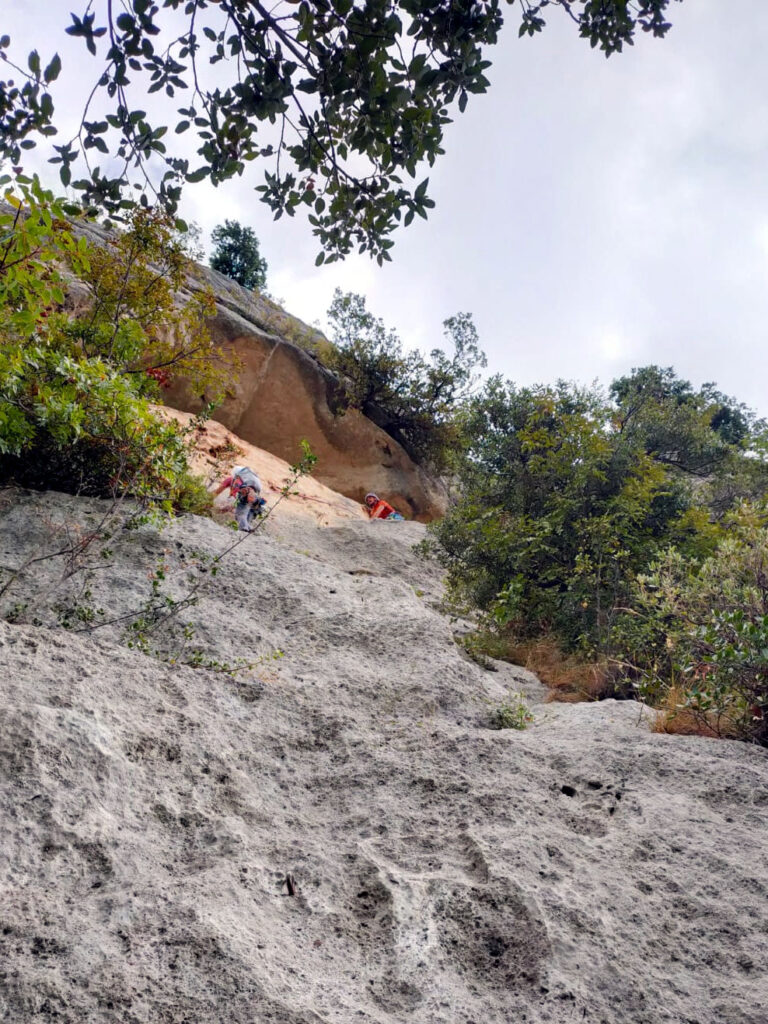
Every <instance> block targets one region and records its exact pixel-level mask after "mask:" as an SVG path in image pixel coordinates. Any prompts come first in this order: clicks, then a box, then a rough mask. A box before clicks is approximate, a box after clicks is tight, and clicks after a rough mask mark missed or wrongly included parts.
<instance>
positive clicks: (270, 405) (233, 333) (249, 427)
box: [165, 267, 447, 521]
mask: <svg viewBox="0 0 768 1024" xmlns="http://www.w3.org/2000/svg"><path fill="white" fill-rule="evenodd" d="M197 274H198V278H197V283H198V285H199V286H208V287H210V288H211V289H212V291H213V293H214V295H215V297H216V304H217V314H216V316H215V318H214V319H213V320H212V321H211V323H210V329H211V331H212V334H213V337H214V339H215V340H216V341H217V343H218V344H219V345H220V346H221V347H222V348H223V349H224V350H225V351H227V352H229V353H232V354H233V355H234V356H235V357H236V359H237V362H238V366H239V368H238V372H237V374H236V376H235V378H234V379H233V381H232V384H231V387H230V389H229V395H228V397H227V398H226V399H225V401H224V403H223V405H221V406H220V407H219V408H218V409H217V410H216V412H215V413H214V418H215V419H217V420H218V421H219V422H221V423H223V424H224V425H225V426H226V427H228V428H229V429H230V430H232V431H233V432H234V433H236V434H237V435H238V436H240V437H241V438H243V439H244V440H245V441H248V442H250V443H251V444H254V445H258V446H259V447H260V448H266V449H267V451H270V452H273V453H274V454H275V455H278V456H280V457H281V458H283V459H286V460H288V461H289V462H291V461H295V460H296V457H297V454H298V451H299V442H300V441H301V439H302V438H306V439H307V440H308V441H309V443H310V445H311V446H312V450H313V452H314V453H315V455H317V456H318V463H317V468H316V470H315V475H316V476H317V478H318V479H319V480H321V481H322V482H323V483H324V484H326V485H327V486H329V487H332V488H333V489H334V490H336V491H339V492H340V493H342V494H345V495H347V496H348V497H350V498H353V499H355V500H356V501H362V499H363V497H364V495H365V494H366V492H367V491H376V492H377V493H381V494H382V495H383V496H386V498H387V500H388V501H389V502H390V503H391V504H393V505H395V506H396V507H398V508H399V509H400V510H401V511H402V512H403V513H404V514H405V515H406V516H408V517H409V518H411V517H412V518H415V519H419V520H422V521H428V520H430V519H434V518H435V517H436V516H439V515H441V514H442V513H443V512H444V511H445V508H446V501H447V496H446V493H445V490H444V488H443V487H442V486H441V485H440V484H439V482H438V481H436V480H434V479H433V478H432V477H430V476H429V474H427V473H425V472H424V470H422V469H421V468H420V467H419V466H417V465H416V464H415V463H414V462H413V460H412V459H411V458H410V457H409V455H408V454H407V452H406V451H405V450H404V449H403V448H402V447H401V445H399V444H398V443H397V441H395V440H394V439H393V438H391V437H390V436H389V435H388V434H386V433H385V432H384V431H383V430H382V429H381V428H380V427H378V426H376V424H375V423H373V421H372V420H370V419H368V418H367V417H366V416H364V415H363V414H362V413H361V412H359V411H358V410H356V409H349V410H347V411H346V412H342V410H341V405H340V401H339V399H340V388H339V382H338V380H337V378H336V377H335V376H334V375H333V374H332V373H331V372H330V371H329V370H328V369H326V368H325V367H324V366H322V364H321V363H320V362H319V361H318V360H317V359H316V358H314V357H313V355H312V354H311V352H310V351H307V349H306V348H304V347H302V346H300V345H297V344H295V343H294V341H292V340H291V338H301V339H303V343H304V345H307V346H309V347H311V344H312V342H313V341H316V340H318V339H322V335H319V334H318V332H317V331H313V330H312V328H310V327H307V325H306V324H303V323H301V321H299V320H296V319H295V318H293V317H290V316H289V315H288V314H286V313H285V312H284V311H283V310H281V309H280V308H279V307H278V306H276V305H274V304H273V303H270V302H269V301H268V300H266V299H264V298H262V297H260V296H257V295H254V294H251V293H249V292H247V291H245V289H243V288H240V287H239V285H236V284H235V283H234V282H232V281H230V280H229V279H228V278H225V277H224V276H223V275H221V274H218V273H216V271H213V270H207V269H205V268H203V267H198V268H197ZM165 397H166V401H167V402H168V404H169V405H171V406H174V407H176V408H179V409H183V410H187V411H192V412H196V411H198V410H199V409H200V407H201V404H202V403H201V401H200V399H199V397H198V396H195V395H192V394H190V393H189V391H188V389H187V388H186V387H185V385H184V383H183V382H178V383H176V384H175V385H173V386H172V387H171V389H170V390H169V391H168V392H167V393H166V396H165Z"/></svg>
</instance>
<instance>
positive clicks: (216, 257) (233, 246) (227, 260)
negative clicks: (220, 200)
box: [211, 220, 267, 289]
mask: <svg viewBox="0 0 768 1024" xmlns="http://www.w3.org/2000/svg"><path fill="white" fill-rule="evenodd" d="M211 241H212V242H213V244H214V246H215V248H214V251H213V255H212V256H211V266H212V267H213V269H214V270H218V271H219V273H220V274H224V275H226V276H227V277H231V278H232V280H233V281H237V283H238V284H239V285H242V286H243V288H249V289H253V288H258V289H263V288H266V286H267V261H266V260H265V259H264V257H263V256H262V255H261V253H260V252H259V240H258V238H257V237H256V233H255V232H254V230H253V228H249V227H243V225H242V224H240V223H239V222H238V221H236V220H225V221H224V223H223V224H219V225H218V226H217V227H215V228H214V229H213V231H212V232H211Z"/></svg>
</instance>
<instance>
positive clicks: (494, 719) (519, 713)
mask: <svg viewBox="0 0 768 1024" xmlns="http://www.w3.org/2000/svg"><path fill="white" fill-rule="evenodd" d="M532 721H533V715H532V714H531V712H530V709H529V708H528V705H527V704H526V702H525V698H524V697H523V695H522V693H510V694H508V695H507V698H506V700H504V701H503V702H502V703H501V704H499V705H498V707H495V708H494V709H493V710H492V711H491V728H492V729H525V728H526V727H527V726H529V725H530V724H531V722H532Z"/></svg>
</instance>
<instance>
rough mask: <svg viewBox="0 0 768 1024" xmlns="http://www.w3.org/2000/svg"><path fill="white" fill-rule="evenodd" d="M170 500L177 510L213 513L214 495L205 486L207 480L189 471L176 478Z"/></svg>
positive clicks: (202, 514) (203, 514)
mask: <svg viewBox="0 0 768 1024" xmlns="http://www.w3.org/2000/svg"><path fill="white" fill-rule="evenodd" d="M170 500H171V503H172V505H173V507H174V509H175V510H176V511H177V512H189V513H191V514H192V515H195V516H209V517H210V516H212V514H213V495H212V494H211V492H210V491H209V490H208V488H207V487H206V486H205V480H203V478H202V477H199V476H195V475H194V474H192V473H189V472H187V471H184V472H183V473H181V474H180V475H179V477H178V479H177V480H176V482H175V484H174V486H173V488H172V490H171V495H170Z"/></svg>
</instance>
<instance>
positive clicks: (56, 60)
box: [43, 53, 61, 84]
mask: <svg viewBox="0 0 768 1024" xmlns="http://www.w3.org/2000/svg"><path fill="white" fill-rule="evenodd" d="M60 73H61V58H60V57H59V55H58V53H56V54H54V56H53V59H52V60H51V63H50V64H49V65H48V67H47V68H46V69H45V72H44V74H43V78H44V79H45V82H46V84H48V83H49V82H55V81H56V79H57V78H58V77H59V74H60Z"/></svg>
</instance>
